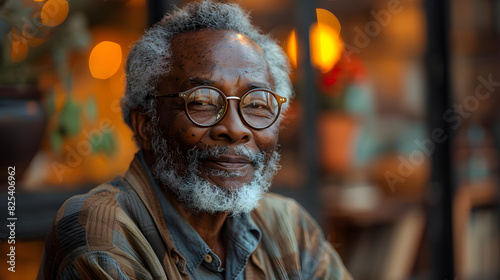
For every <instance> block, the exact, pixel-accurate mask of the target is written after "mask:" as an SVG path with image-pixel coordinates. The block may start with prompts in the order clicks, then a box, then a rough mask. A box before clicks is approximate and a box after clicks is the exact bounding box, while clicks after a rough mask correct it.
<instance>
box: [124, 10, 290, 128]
mask: <svg viewBox="0 0 500 280" xmlns="http://www.w3.org/2000/svg"><path fill="white" fill-rule="evenodd" d="M209 28H210V29H219V30H231V31H235V32H238V33H241V34H244V35H246V36H247V37H249V38H250V39H252V40H253V41H255V42H256V43H257V44H258V45H259V46H260V48H261V49H262V51H263V53H264V58H265V59H266V60H267V63H268V65H269V69H270V72H271V75H272V77H273V79H274V84H275V87H276V89H275V90H276V93H278V94H279V95H281V96H283V97H287V98H288V99H291V98H292V95H293V91H292V85H291V82H290V78H289V73H290V67H289V63H288V59H287V57H286V56H285V54H284V53H283V50H282V49H281V48H280V46H278V44H277V43H276V42H275V41H273V39H271V38H270V37H269V36H268V35H265V34H263V33H262V32H261V31H260V30H259V29H257V28H256V27H254V26H253V25H252V24H251V23H250V18H249V14H248V13H247V12H245V11H243V10H242V9H241V8H240V7H239V6H238V5H236V4H223V3H213V2H211V1H202V2H197V3H190V4H187V5H186V6H184V7H183V8H182V9H176V10H174V11H173V12H172V13H170V14H166V15H165V16H164V17H163V19H162V20H161V21H160V22H158V23H156V24H155V25H154V26H153V27H151V28H150V29H149V30H147V31H146V33H145V34H144V35H143V37H142V38H141V39H140V40H139V41H137V42H136V43H135V44H134V46H133V47H132V49H131V50H130V53H129V55H128V59H127V65H126V67H125V72H126V78H127V85H126V89H125V95H124V97H123V98H122V102H121V108H122V114H123V119H124V121H125V123H127V125H128V126H130V127H132V124H131V119H130V112H131V110H132V109H133V108H141V109H143V110H144V111H146V112H148V113H149V114H151V112H155V108H154V106H155V104H156V103H155V100H154V98H153V96H154V95H155V93H156V84H157V82H158V78H159V77H160V76H162V75H165V74H167V73H168V72H169V71H170V70H171V55H172V53H171V50H170V48H171V44H170V42H171V40H172V38H173V36H175V35H176V34H179V33H186V32H190V31H197V30H202V29H209ZM284 105H285V106H286V103H285V104H284ZM283 109H284V110H286V107H284V108H283Z"/></svg>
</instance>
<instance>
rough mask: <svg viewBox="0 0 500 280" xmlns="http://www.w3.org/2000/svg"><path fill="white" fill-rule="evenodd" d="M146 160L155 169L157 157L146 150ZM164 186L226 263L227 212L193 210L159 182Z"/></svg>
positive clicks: (169, 196) (177, 208)
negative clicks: (211, 212)
mask: <svg viewBox="0 0 500 280" xmlns="http://www.w3.org/2000/svg"><path fill="white" fill-rule="evenodd" d="M144 160H145V161H146V164H147V165H148V167H149V169H150V170H153V166H154V163H155V159H154V156H153V154H152V153H150V152H147V151H145V152H144ZM158 183H159V184H160V185H161V186H162V188H161V189H162V191H163V192H164V193H165V197H166V198H167V199H168V200H169V201H170V203H171V204H172V205H173V206H174V208H175V209H176V210H177V212H179V214H180V215H181V216H182V217H183V218H184V219H186V221H187V222H188V223H189V224H190V225H191V226H192V227H193V228H194V230H196V232H197V233H198V234H199V235H200V237H201V238H202V239H203V241H205V243H206V244H207V245H208V247H210V248H211V249H212V251H213V252H214V253H215V254H216V255H217V256H219V258H220V259H221V260H222V265H223V266H224V263H225V255H226V240H225V237H224V234H223V231H222V228H223V226H224V223H225V221H226V218H227V212H223V213H215V214H210V213H206V212H198V213H197V212H193V211H192V210H190V209H188V208H187V207H185V206H184V205H183V204H182V203H181V202H179V201H178V200H177V199H176V198H175V195H174V194H173V193H172V192H170V190H169V189H168V187H166V186H164V185H163V183H162V182H158Z"/></svg>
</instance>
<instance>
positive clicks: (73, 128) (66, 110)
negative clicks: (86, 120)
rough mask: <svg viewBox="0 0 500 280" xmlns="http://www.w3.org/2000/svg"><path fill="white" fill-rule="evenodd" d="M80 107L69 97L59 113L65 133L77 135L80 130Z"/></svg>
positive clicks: (62, 129)
mask: <svg viewBox="0 0 500 280" xmlns="http://www.w3.org/2000/svg"><path fill="white" fill-rule="evenodd" d="M80 111H81V110H80V107H79V106H78V104H76V103H75V102H74V101H73V100H72V99H68V101H67V102H66V104H64V107H63V108H62V111H61V114H60V115H59V127H60V129H61V131H62V132H63V134H66V135H70V136H71V135H75V134H77V133H78V132H79V131H80V128H81V120H80Z"/></svg>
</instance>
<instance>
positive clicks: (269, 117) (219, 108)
mask: <svg viewBox="0 0 500 280" xmlns="http://www.w3.org/2000/svg"><path fill="white" fill-rule="evenodd" d="M186 101H187V102H186V108H187V113H188V114H189V116H190V117H191V119H192V120H193V121H195V122H196V123H198V124H201V125H212V124H215V123H216V122H217V121H219V120H220V118H221V117H222V115H223V114H224V110H225V108H224V106H225V104H226V103H225V100H224V97H223V96H222V95H221V94H220V93H219V92H218V91H216V90H214V89H211V88H198V89H197V90H195V91H193V92H192V93H191V94H190V95H189V96H188V97H187V100H186ZM240 102H241V104H240V106H241V114H242V116H243V118H244V119H245V121H246V122H247V123H248V124H249V125H250V126H252V127H254V128H263V127H266V126H268V125H270V124H271V123H272V122H274V120H275V119H276V117H277V115H278V112H279V103H278V100H277V99H276V97H275V96H274V95H273V94H272V93H271V92H269V91H266V90H257V91H252V92H250V93H247V94H246V95H244V96H243V98H242V99H241V101H240Z"/></svg>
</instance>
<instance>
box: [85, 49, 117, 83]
mask: <svg viewBox="0 0 500 280" xmlns="http://www.w3.org/2000/svg"><path fill="white" fill-rule="evenodd" d="M121 63H122V48H121V46H120V45H118V44H117V43H115V42H111V41H103V42H100V43H99V44H97V45H96V46H95V47H94V49H92V52H91V53H90V57H89V69H90V74H92V77H94V78H96V79H102V80H105V79H107V78H109V77H111V76H113V75H114V74H115V73H116V71H118V69H119V68H120V65H121Z"/></svg>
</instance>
